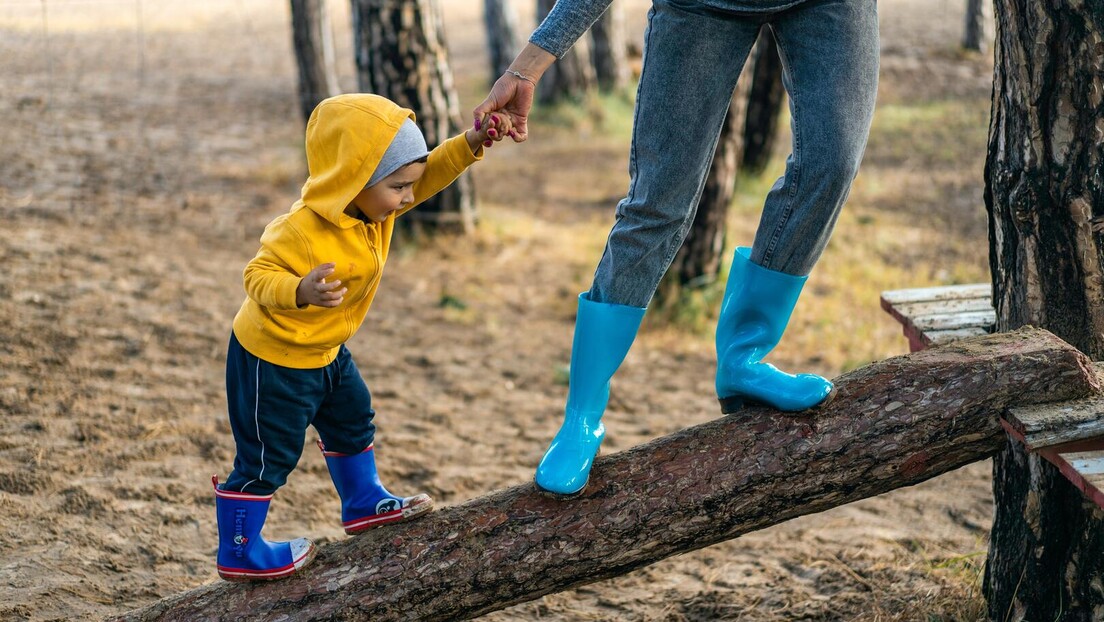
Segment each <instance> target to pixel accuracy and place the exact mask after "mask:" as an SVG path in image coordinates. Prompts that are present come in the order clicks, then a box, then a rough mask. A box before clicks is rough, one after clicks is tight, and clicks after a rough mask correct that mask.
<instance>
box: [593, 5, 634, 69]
mask: <svg viewBox="0 0 1104 622" xmlns="http://www.w3.org/2000/svg"><path fill="white" fill-rule="evenodd" d="M590 43H591V48H590V58H591V62H593V63H594V73H595V76H596V77H597V80H598V88H600V89H602V90H603V91H617V90H620V89H623V88H625V87H626V86H627V85H628V84H629V60H628V49H629V48H628V43H627V42H626V41H625V11H624V9H623V8H622V6H621V2H620V0H614V1H613V3H612V4H610V6H609V8H608V9H606V12H605V13H603V14H602V17H600V18H598V21H596V22H594V25H593V26H591V27H590Z"/></svg>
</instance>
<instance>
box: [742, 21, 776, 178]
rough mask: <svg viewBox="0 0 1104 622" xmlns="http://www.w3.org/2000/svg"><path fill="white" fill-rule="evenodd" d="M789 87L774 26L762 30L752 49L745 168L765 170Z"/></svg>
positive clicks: (754, 170) (745, 128) (745, 125)
mask: <svg viewBox="0 0 1104 622" xmlns="http://www.w3.org/2000/svg"><path fill="white" fill-rule="evenodd" d="M785 100H786V87H785V86H784V85H783V84H782V58H781V57H780V56H779V55H778V43H777V42H776V41H775V39H774V32H773V31H772V30H771V29H770V28H763V29H762V30H760V31H759V41H758V42H756V44H755V51H754V52H753V53H752V70H751V92H750V93H749V94H748V104H747V121H746V122H745V123H744V157H743V161H742V162H741V164H742V166H743V168H744V171H746V172H748V173H762V172H763V170H764V169H765V168H767V163H769V162H770V157H771V151H772V150H773V149H774V141H775V137H777V136H778V118H779V116H780V113H781V112H782V102H784V101H785Z"/></svg>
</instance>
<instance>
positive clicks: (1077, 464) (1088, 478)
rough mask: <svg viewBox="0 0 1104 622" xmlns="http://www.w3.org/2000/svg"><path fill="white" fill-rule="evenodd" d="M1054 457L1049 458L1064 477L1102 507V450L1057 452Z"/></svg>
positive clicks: (1103, 473)
mask: <svg viewBox="0 0 1104 622" xmlns="http://www.w3.org/2000/svg"><path fill="white" fill-rule="evenodd" d="M1048 458H1050V457H1049V456H1048ZM1056 458H1057V459H1054V458H1050V459H1051V462H1054V463H1055V464H1056V465H1057V466H1058V469H1059V470H1061V471H1062V473H1063V474H1064V475H1065V476H1066V478H1067V479H1069V481H1071V482H1073V485H1074V486H1077V487H1078V488H1079V489H1080V490H1081V492H1083V493H1085V496H1086V497H1088V498H1089V499H1092V500H1093V502H1095V503H1096V504H1097V505H1099V506H1100V507H1102V508H1104V450H1098V451H1080V452H1072V453H1066V454H1057V456H1056Z"/></svg>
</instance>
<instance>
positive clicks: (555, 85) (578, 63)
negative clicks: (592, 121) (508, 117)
mask: <svg viewBox="0 0 1104 622" xmlns="http://www.w3.org/2000/svg"><path fill="white" fill-rule="evenodd" d="M555 4H556V0H537V23H538V24H539V23H540V22H541V21H543V20H544V18H545V17H546V16H547V15H548V12H549V11H551V10H552V7H553V6H554V5H555ZM595 82H597V77H596V76H595V75H594V64H593V63H592V62H591V60H590V46H589V45H588V43H587V38H586V37H580V38H579V40H578V41H576V42H575V45H573V46H571V49H570V50H568V51H567V54H564V56H563V58H561V59H559V60H558V61H556V62H555V63H553V64H552V66H551V67H549V68H548V71H545V72H544V76H542V77H541V81H540V82H539V83H538V84H537V101H539V102H541V103H544V104H549V103H553V102H557V101H563V100H574V101H580V100H583V99H585V98H586V97H587V96H588V95H589V94H590V92H591V91H592V90H593V89H594V84H595Z"/></svg>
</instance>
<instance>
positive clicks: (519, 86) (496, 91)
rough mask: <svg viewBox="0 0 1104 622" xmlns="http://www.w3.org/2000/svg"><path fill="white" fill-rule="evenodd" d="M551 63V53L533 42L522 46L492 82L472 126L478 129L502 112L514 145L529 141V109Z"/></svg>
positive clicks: (554, 60)
mask: <svg viewBox="0 0 1104 622" xmlns="http://www.w3.org/2000/svg"><path fill="white" fill-rule="evenodd" d="M554 62H556V57H555V56H553V55H552V54H551V53H549V52H547V51H545V50H544V49H542V48H540V47H538V46H536V45H534V44H532V43H527V44H525V47H524V48H522V50H521V52H519V53H518V55H517V58H515V59H514V62H512V63H510V69H509V70H508V71H507V72H506V73H504V74H502V77H500V78H499V79H498V80H496V81H495V83H494V86H493V87H491V93H490V94H489V95H487V99H484V100H483V103H482V104H479V105H478V106H476V107H475V110H473V111H472V115H473V116H474V117H475V127H476V128H479V127H481V126H482V125H483V123H484V122H485V121H486V118H487V115H489V114H491V113H492V112H502V113H504V114H506V115H507V116H508V117H509V121H510V124H511V125H512V126H513V130H512V131H510V132H509V133H508V135H509V136H510V138H513V139H514V142H515V143H521V142H525V139H526V138H529V124H528V121H529V109H530V108H532V107H533V95H534V93H535V92H536V90H537V82H540V79H541V76H542V75H544V72H545V71H546V70H547V69H548V68H549V67H551V66H552V63H554ZM515 72H516V73H515ZM517 74H521V77H519V76H518V75H517Z"/></svg>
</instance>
